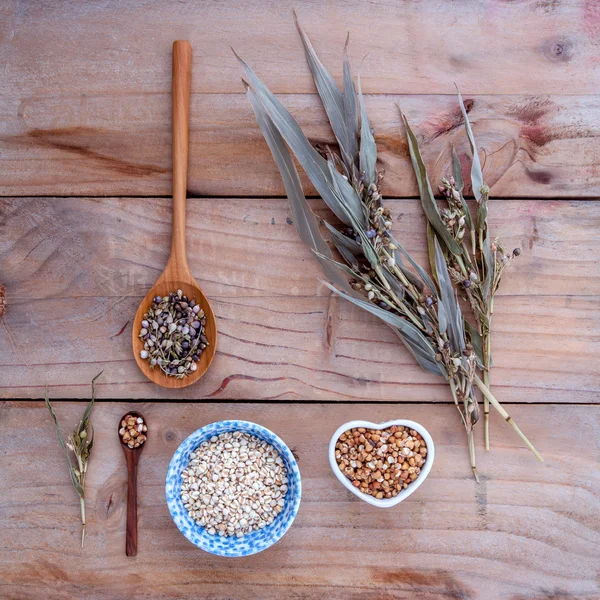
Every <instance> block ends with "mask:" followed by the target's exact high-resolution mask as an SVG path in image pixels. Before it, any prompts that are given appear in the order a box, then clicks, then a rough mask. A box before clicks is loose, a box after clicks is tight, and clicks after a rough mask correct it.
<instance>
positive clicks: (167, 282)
mask: <svg viewBox="0 0 600 600" xmlns="http://www.w3.org/2000/svg"><path fill="white" fill-rule="evenodd" d="M177 290H181V291H182V292H183V293H184V295H185V296H187V297H188V298H190V299H192V298H195V302H197V303H198V304H199V305H200V308H201V309H202V310H203V311H204V314H205V316H206V326H205V328H204V335H205V336H206V338H207V339H208V346H207V347H206V348H205V349H204V351H203V352H202V354H201V355H200V360H199V361H198V362H197V363H196V366H197V369H196V370H195V371H194V372H193V373H190V374H189V375H186V376H185V377H183V378H182V379H177V377H173V376H169V375H166V374H165V373H164V372H163V371H162V370H161V369H160V367H158V366H155V367H150V364H149V363H148V361H147V360H145V359H143V358H142V357H141V356H140V352H141V351H142V350H143V349H144V342H143V341H142V340H141V339H140V338H139V337H138V335H139V332H140V329H141V328H142V321H143V320H144V315H145V314H146V312H147V311H148V309H149V308H150V306H151V305H152V300H153V299H154V298H155V297H156V296H162V297H164V296H168V295H169V294H170V293H171V292H177ZM132 342H133V354H134V356H135V360H136V362H137V364H138V366H139V368H140V369H141V370H142V373H144V375H146V377H148V379H150V380H152V381H153V382H154V383H156V384H158V385H161V386H163V387H166V388H184V387H186V386H188V385H191V384H192V383H194V382H195V381H198V379H200V377H202V375H204V373H206V371H207V370H208V367H209V366H210V363H211V362H212V360H213V358H214V356H215V352H216V350H217V322H216V319H215V314H214V313H213V311H212V308H211V306H210V304H209V302H208V300H207V299H206V296H205V295H204V294H203V293H202V290H201V289H200V288H199V287H198V284H197V283H196V281H195V280H194V278H193V277H192V275H191V273H190V272H189V271H188V272H187V273H185V272H182V273H180V274H179V275H177V274H176V273H174V272H173V269H172V268H170V266H169V265H167V268H166V269H165V270H164V271H163V273H162V275H161V276H160V277H159V278H158V281H157V282H156V283H155V284H154V285H153V286H152V289H151V290H150V291H149V292H148V293H147V294H146V297H145V298H144V299H143V300H142V303H141V304H140V307H139V308H138V310H137V313H136V314H135V319H134V320H133V331H132Z"/></svg>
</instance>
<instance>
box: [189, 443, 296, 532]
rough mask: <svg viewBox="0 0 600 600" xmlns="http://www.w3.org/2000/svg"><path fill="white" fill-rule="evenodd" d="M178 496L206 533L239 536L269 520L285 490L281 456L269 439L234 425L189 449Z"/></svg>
mask: <svg viewBox="0 0 600 600" xmlns="http://www.w3.org/2000/svg"><path fill="white" fill-rule="evenodd" d="M181 481H182V483H181V500H182V501H183V505H184V506H185V508H186V510H187V511H188V513H189V514H190V517H192V519H194V520H195V521H196V523H198V525H201V526H202V527H205V528H206V531H207V532H208V533H209V534H211V535H220V536H226V537H227V536H237V537H242V536H244V535H246V534H248V533H251V532H252V531H255V530H257V529H262V528H263V527H265V526H266V525H270V524H271V523H273V521H274V520H275V518H276V517H277V515H278V514H279V513H280V512H281V511H282V510H283V507H284V505H285V496H286V493H287V490H288V477H287V470H286V468H285V465H284V463H283V459H282V458H281V456H279V453H278V452H277V450H275V448H274V447H273V446H271V444H269V443H267V442H265V441H263V440H261V439H259V438H257V437H256V436H254V435H250V434H248V433H242V432H240V431H234V432H227V433H222V434H220V435H214V436H212V437H211V438H210V440H208V441H206V442H203V443H202V444H200V446H198V448H196V450H194V451H193V452H192V453H190V462H189V463H188V465H187V467H186V468H185V469H184V470H183V471H182V472H181Z"/></svg>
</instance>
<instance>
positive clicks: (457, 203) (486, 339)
mask: <svg viewBox="0 0 600 600" xmlns="http://www.w3.org/2000/svg"><path fill="white" fill-rule="evenodd" d="M458 102H459V104H460V107H461V110H462V114H463V118H464V122H465V129H466V133H467V138H468V140H469V145H470V147H471V152H472V161H471V187H472V190H473V195H474V196H475V201H476V213H475V216H472V215H471V211H470V209H469V206H468V204H467V203H466V202H465V198H464V196H463V188H464V185H463V177H462V167H461V163H460V160H459V158H458V154H457V153H456V150H455V149H454V148H453V149H452V163H453V164H452V172H453V175H451V176H450V177H448V178H447V179H442V182H441V185H439V186H438V191H439V193H440V194H441V196H442V197H443V198H444V199H445V201H446V204H447V207H446V208H443V209H442V210H441V211H440V210H439V208H438V205H437V203H436V201H435V199H434V197H433V194H432V193H431V185H430V183H429V178H428V176H427V171H426V169H425V165H424V164H423V160H422V158H421V153H420V150H419V146H418V143H417V139H416V136H415V135H414V133H413V132H412V130H411V128H410V126H409V124H408V121H407V119H406V117H405V116H404V115H402V119H403V121H404V125H405V127H406V132H407V137H408V147H409V151H410V156H411V160H412V163H413V167H414V171H415V175H416V177H417V180H418V184H419V192H420V196H421V204H422V206H423V211H424V213H425V215H426V216H427V220H428V227H427V236H428V242H429V244H428V245H429V248H430V254H431V248H432V247H433V245H434V240H439V242H440V243H441V245H442V247H443V254H444V259H445V263H446V267H447V269H448V273H449V274H450V277H451V279H452V282H453V284H454V286H455V288H456V289H457V290H458V292H459V293H460V295H461V297H462V298H463V299H464V300H466V301H467V302H468V304H469V306H470V308H471V312H472V316H473V317H474V320H475V323H474V324H471V323H470V322H469V321H468V320H467V319H465V327H466V329H467V332H468V335H469V338H470V339H471V342H472V344H473V347H474V349H475V353H476V356H477V366H478V368H479V369H481V370H482V372H483V381H484V384H485V386H486V387H487V389H488V390H489V388H490V369H491V367H492V364H493V363H492V353H491V325H492V315H493V313H494V295H495V293H496V291H497V290H498V286H499V285H500V279H501V277H502V273H503V271H504V269H505V268H506V267H507V266H508V265H509V264H510V262H511V261H512V259H513V258H514V257H516V256H519V254H520V253H521V250H520V249H519V248H515V249H514V250H512V252H510V253H507V252H506V251H505V250H504V248H503V247H502V245H501V244H500V242H499V241H498V240H497V239H494V240H492V238H491V235H490V232H489V227H488V209H487V203H488V200H489V193H490V189H489V187H488V186H487V185H486V184H485V183H484V179H483V170H482V167H481V163H480V160H479V155H478V153H477V146H476V144H475V137H474V135H473V130H472V128H471V124H470V122H469V117H468V114H467V111H466V109H465V105H464V103H463V99H462V96H461V95H460V93H459V94H458ZM431 268H432V270H433V274H434V276H436V268H435V264H434V263H432V265H431ZM483 398H484V437H485V447H486V449H487V450H489V447H490V441H489V440H490V438H489V401H488V398H487V396H486V395H485V394H484V397H483Z"/></svg>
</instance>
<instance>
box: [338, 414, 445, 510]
mask: <svg viewBox="0 0 600 600" xmlns="http://www.w3.org/2000/svg"><path fill="white" fill-rule="evenodd" d="M392 425H403V426H404V427H409V428H410V429H414V430H415V431H417V432H418V433H420V434H421V436H422V437H423V439H424V440H425V443H426V444H427V460H426V461H425V466H424V467H423V468H422V469H421V472H420V473H419V476H418V477H417V478H416V479H415V480H414V481H413V482H412V483H411V484H410V485H409V486H408V487H407V488H406V489H405V490H402V491H401V492H400V493H399V494H398V495H397V496H394V497H393V498H383V499H381V500H377V498H373V496H369V495H368V494H363V493H362V492H359V491H358V490H357V489H356V488H355V487H354V486H353V485H352V483H350V480H349V479H348V478H347V477H345V476H344V475H343V474H342V472H341V471H340V468H339V467H338V464H337V461H336V460H335V445H336V443H337V441H338V438H339V437H340V435H342V433H344V432H345V431H348V429H353V428H354V427H365V428H366V429H387V428H388V427H391V426H392ZM434 458H435V447H434V445H433V439H432V437H431V435H430V434H429V431H427V429H425V427H423V425H421V424H420V423H417V422H416V421H410V420H409V419H394V420H392V421H385V422H384V423H373V422H372V421H362V420H357V421H348V422H347V423H344V424H343V425H340V426H339V427H338V428H337V429H336V430H335V433H334V434H333V435H332V436H331V441H330V442H329V464H330V466H331V470H332V471H333V473H334V474H335V476H336V477H337V478H338V480H339V481H340V482H341V483H342V485H343V486H344V487H345V488H346V489H348V490H349V491H351V492H352V493H353V494H354V495H355V496H357V497H358V498H360V499H361V500H363V501H364V502H367V503H368V504H372V505H373V506H378V507H379V508H391V507H392V506H396V504H398V503H399V502H402V501H403V500H406V498H408V497H409V496H410V495H411V494H413V493H414V492H416V491H417V488H419V487H420V486H421V484H422V483H423V482H424V481H425V479H427V476H428V475H429V471H431V467H432V466H433V460H434Z"/></svg>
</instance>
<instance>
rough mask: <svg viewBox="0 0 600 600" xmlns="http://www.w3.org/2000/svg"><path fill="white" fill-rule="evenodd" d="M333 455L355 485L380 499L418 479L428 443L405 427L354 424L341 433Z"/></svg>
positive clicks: (425, 457) (390, 496)
mask: <svg viewBox="0 0 600 600" xmlns="http://www.w3.org/2000/svg"><path fill="white" fill-rule="evenodd" d="M335 459H336V462H337V464H338V467H339V469H340V471H341V472H342V473H343V474H344V475H345V476H346V477H347V478H348V479H349V480H350V481H351V482H352V485H353V486H354V487H356V488H358V489H359V490H360V491H361V492H363V493H365V494H368V495H369V496H374V497H375V498H377V499H378V500H383V499H384V498H393V497H394V496H397V495H398V494H399V493H400V492H401V491H402V490H405V489H406V488H407V487H408V486H409V485H410V484H411V483H412V482H413V481H415V480H416V479H417V477H418V476H419V473H420V472H421V469H422V468H423V465H424V464H425V461H426V460H427V445H426V444H425V440H424V439H423V438H422V437H421V435H420V434H419V433H418V432H416V431H415V430H414V429H409V428H408V427H404V426H396V425H392V426H391V427H389V428H388V429H383V430H380V429H366V428H364V427H356V428H354V429H349V430H348V431H345V432H344V433H342V435H340V437H339V439H338V441H337V443H336V445H335Z"/></svg>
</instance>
